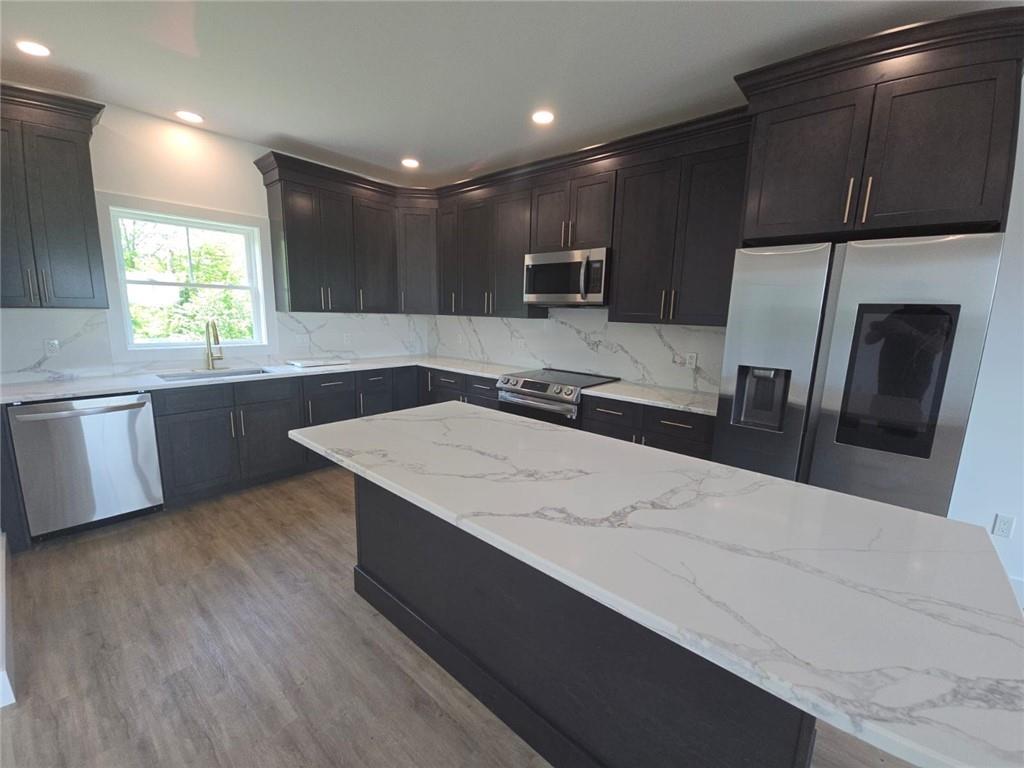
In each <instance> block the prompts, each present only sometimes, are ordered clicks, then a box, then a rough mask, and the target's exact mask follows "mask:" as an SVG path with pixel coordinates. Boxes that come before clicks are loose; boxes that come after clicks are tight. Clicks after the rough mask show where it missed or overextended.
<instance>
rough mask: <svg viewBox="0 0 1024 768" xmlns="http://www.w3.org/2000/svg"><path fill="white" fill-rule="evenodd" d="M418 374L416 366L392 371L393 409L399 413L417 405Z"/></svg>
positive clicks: (418, 394)
mask: <svg viewBox="0 0 1024 768" xmlns="http://www.w3.org/2000/svg"><path fill="white" fill-rule="evenodd" d="M419 373H420V369H419V367H418V366H415V365H410V366H407V367H405V368H395V369H394V371H393V374H394V375H393V377H392V381H393V386H394V402H393V405H394V408H395V410H396V411H401V410H404V409H406V408H415V407H416V406H417V405H419V396H420V392H419Z"/></svg>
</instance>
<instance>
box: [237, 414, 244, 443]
mask: <svg viewBox="0 0 1024 768" xmlns="http://www.w3.org/2000/svg"><path fill="white" fill-rule="evenodd" d="M238 424H239V426H240V427H241V428H242V437H245V411H244V410H243V409H241V408H239V409H238Z"/></svg>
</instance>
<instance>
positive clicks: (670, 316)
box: [668, 288, 676, 320]
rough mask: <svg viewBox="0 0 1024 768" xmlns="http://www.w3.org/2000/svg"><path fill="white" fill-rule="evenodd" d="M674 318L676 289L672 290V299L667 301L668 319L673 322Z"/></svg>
mask: <svg viewBox="0 0 1024 768" xmlns="http://www.w3.org/2000/svg"><path fill="white" fill-rule="evenodd" d="M675 316H676V289H675V288H673V289H672V297H671V298H670V299H669V300H668V319H669V320H674V319H675Z"/></svg>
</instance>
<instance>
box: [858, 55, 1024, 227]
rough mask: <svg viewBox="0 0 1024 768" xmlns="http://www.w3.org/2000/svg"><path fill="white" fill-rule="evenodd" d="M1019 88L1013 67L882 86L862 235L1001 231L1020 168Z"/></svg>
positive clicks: (867, 165) (870, 154) (870, 150)
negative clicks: (971, 228)
mask: <svg viewBox="0 0 1024 768" xmlns="http://www.w3.org/2000/svg"><path fill="white" fill-rule="evenodd" d="M1018 88H1019V79H1018V76H1017V63H1016V62H1012V61H1001V62H995V63H991V64H980V65H976V66H972V67H962V68H959V69H947V70H943V71H941V72H933V73H930V74H927V75H919V76H917V77H907V78H904V79H902V80H896V81H893V82H891V83H884V84H882V85H880V86H878V88H877V90H876V92H875V107H874V112H873V114H872V118H871V137H870V139H869V141H868V150H867V160H866V162H865V165H864V175H865V178H866V179H867V186H866V187H865V190H864V193H863V194H862V195H861V199H862V202H861V205H860V209H859V212H858V216H857V219H856V221H857V228H858V229H864V230H878V229H894V228H903V227H929V226H931V227H934V226H936V225H964V224H989V225H997V224H998V223H999V222H1000V221H1001V220H1002V218H1003V216H1004V214H1005V211H1006V205H1007V194H1008V192H1009V187H1010V174H1011V172H1012V168H1013V164H1012V163H1011V162H1010V158H1012V157H1013V149H1014V147H1013V144H1014V125H1015V122H1016V119H1017V104H1016V102H1017V99H1016V94H1017V93H1018Z"/></svg>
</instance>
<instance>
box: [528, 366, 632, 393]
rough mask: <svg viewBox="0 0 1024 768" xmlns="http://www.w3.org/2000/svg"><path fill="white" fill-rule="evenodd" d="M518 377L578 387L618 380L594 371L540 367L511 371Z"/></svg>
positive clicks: (582, 387)
mask: <svg viewBox="0 0 1024 768" xmlns="http://www.w3.org/2000/svg"><path fill="white" fill-rule="evenodd" d="M508 375H509V376H514V377H515V378H517V379H533V380H534V381H543V382H546V383H548V384H561V385H562V386H563V387H576V388H577V389H585V388H587V387H596V386H597V385H598V384H607V383H609V382H611V381H618V380H619V379H618V377H617V376H595V375H594V374H592V373H579V372H577V371H562V370H559V369H558V368H539V369H537V370H536V371H517V372H516V373H510V374H508Z"/></svg>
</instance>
